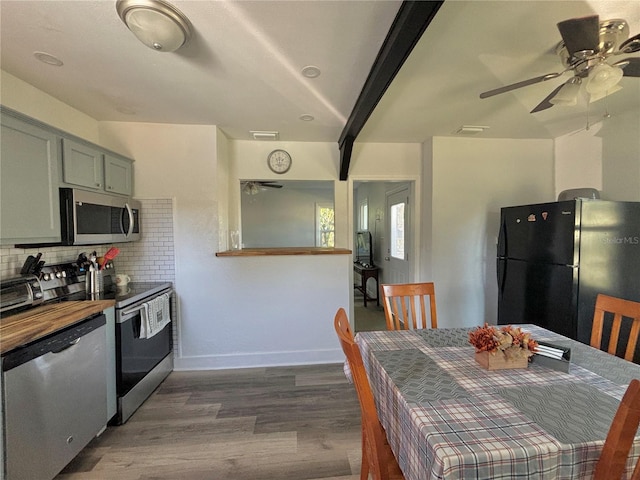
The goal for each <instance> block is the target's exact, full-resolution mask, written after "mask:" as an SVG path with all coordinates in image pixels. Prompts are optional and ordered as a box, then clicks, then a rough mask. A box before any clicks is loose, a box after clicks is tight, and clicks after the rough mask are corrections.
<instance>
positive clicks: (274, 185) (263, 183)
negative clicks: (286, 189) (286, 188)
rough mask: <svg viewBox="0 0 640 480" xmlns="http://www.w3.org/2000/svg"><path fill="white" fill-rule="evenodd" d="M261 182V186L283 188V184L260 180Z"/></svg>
mask: <svg viewBox="0 0 640 480" xmlns="http://www.w3.org/2000/svg"><path fill="white" fill-rule="evenodd" d="M258 183H259V184H260V186H261V187H268V188H282V185H280V184H277V183H274V182H258Z"/></svg>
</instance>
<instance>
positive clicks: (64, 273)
mask: <svg viewBox="0 0 640 480" xmlns="http://www.w3.org/2000/svg"><path fill="white" fill-rule="evenodd" d="M62 278H67V272H65V271H64V270H63V271H62Z"/></svg>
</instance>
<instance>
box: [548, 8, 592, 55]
mask: <svg viewBox="0 0 640 480" xmlns="http://www.w3.org/2000/svg"><path fill="white" fill-rule="evenodd" d="M558 30H559V31H560V35H561V36H562V40H563V41H564V44H565V46H566V47H567V51H568V52H569V55H570V56H573V54H574V53H576V52H579V51H582V50H592V51H594V52H597V51H598V44H599V41H600V21H599V17H598V15H591V16H589V17H583V18H570V19H569V20H564V21H562V22H560V23H558Z"/></svg>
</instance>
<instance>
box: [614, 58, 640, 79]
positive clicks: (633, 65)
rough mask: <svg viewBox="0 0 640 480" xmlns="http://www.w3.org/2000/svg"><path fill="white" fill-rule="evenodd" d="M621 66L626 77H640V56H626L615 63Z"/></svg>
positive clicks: (615, 65)
mask: <svg viewBox="0 0 640 480" xmlns="http://www.w3.org/2000/svg"><path fill="white" fill-rule="evenodd" d="M613 66H614V67H621V68H622V73H623V75H624V76H625V77H640V58H625V59H624V60H620V61H618V62H616V63H614V64H613Z"/></svg>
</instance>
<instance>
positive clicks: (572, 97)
mask: <svg viewBox="0 0 640 480" xmlns="http://www.w3.org/2000/svg"><path fill="white" fill-rule="evenodd" d="M580 85H582V79H581V78H580V77H571V78H570V79H569V80H567V81H566V83H565V84H564V85H562V88H561V89H560V90H559V91H558V93H556V94H555V95H554V97H553V98H551V99H550V100H549V102H550V103H551V104H553V105H562V106H566V107H572V106H573V105H576V104H577V103H578V95H579V94H580Z"/></svg>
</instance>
